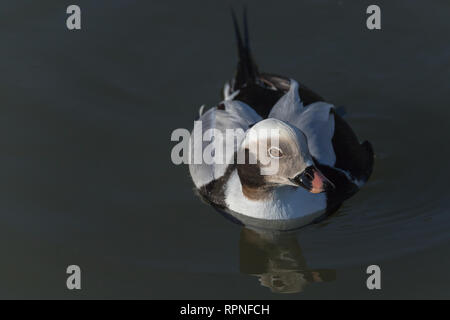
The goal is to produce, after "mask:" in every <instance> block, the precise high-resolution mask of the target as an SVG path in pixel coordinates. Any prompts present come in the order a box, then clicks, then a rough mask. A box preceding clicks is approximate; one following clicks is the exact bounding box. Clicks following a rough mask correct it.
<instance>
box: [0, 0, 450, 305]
mask: <svg viewBox="0 0 450 320" xmlns="http://www.w3.org/2000/svg"><path fill="white" fill-rule="evenodd" d="M77 3H78V4H79V5H80V6H81V9H82V30H81V31H78V32H70V31H68V30H67V29H66V26H65V19H66V17H67V15H66V13H65V10H66V8H67V6H68V5H69V4H72V2H69V1H45V2H44V1H39V2H38V1H23V0H21V1H3V2H2V3H1V4H0V38H1V41H2V45H1V50H0V61H1V62H0V97H1V106H0V130H1V133H2V134H1V136H0V137H1V138H0V139H1V140H0V141H1V149H0V177H1V179H0V191H1V192H0V214H1V220H0V221H1V223H0V251H1V252H2V253H3V254H2V259H1V263H0V283H1V285H0V297H1V298H80V297H82V298H226V299H228V298H270V299H272V298H273V299H279V298H289V299H291V298H293V299H309V298H450V289H449V284H450V273H448V269H449V268H450V255H449V249H450V233H449V230H450V212H449V203H448V195H449V191H450V184H449V182H448V181H449V179H450V169H449V166H448V163H449V155H450V154H449V147H448V142H449V138H450V130H449V116H450V98H449V94H448V89H449V75H450V42H449V34H450V23H449V19H448V17H449V15H450V3H449V2H448V1H433V2H432V3H431V2H426V1H377V2H376V3H377V4H378V5H379V6H380V7H381V10H382V30H381V31H369V30H367V29H366V27H365V19H366V14H365V10H366V8H367V6H368V5H369V4H372V3H371V2H369V1H358V3H355V2H351V1H348V0H343V1H331V0H329V1H328V0H321V1H313V0H304V1H286V2H283V1H282V2H279V1H277V2H273V1H272V2H267V3H263V2H261V1H258V2H256V1H248V2H247V3H248V5H249V10H250V29H251V36H252V42H253V52H254V54H255V56H256V60H257V62H258V63H259V65H260V68H261V69H262V70H265V71H268V72H275V73H280V74H285V75H288V76H290V77H293V78H295V79H297V80H298V81H299V82H303V83H305V84H306V85H307V86H309V87H311V88H312V89H314V90H316V91H318V92H319V93H320V94H322V95H323V96H324V97H325V98H326V99H327V100H328V101H331V102H332V103H334V104H335V105H344V106H345V107H346V109H347V118H346V119H347V121H349V123H350V124H351V125H352V126H353V128H354V129H355V131H356V132H357V133H358V135H359V137H360V138H361V139H368V140H370V141H371V142H372V143H373V145H374V148H375V151H376V154H377V158H376V163H375V170H374V174H373V176H372V178H371V180H370V182H369V183H368V184H367V185H366V186H365V187H364V189H363V190H362V191H360V192H359V193H358V194H357V195H356V196H354V197H353V198H352V199H350V200H349V201H347V202H346V203H345V205H344V206H343V207H342V209H341V210H339V212H337V213H336V214H335V215H334V216H332V217H331V218H329V219H328V220H326V221H324V222H322V223H321V224H319V225H313V226H309V227H306V228H304V229H301V230H300V231H298V232H295V233H289V234H270V233H258V232H255V231H252V230H249V229H243V228H242V227H240V226H238V225H235V224H233V223H231V222H229V221H227V220H225V219H224V218H223V217H222V216H220V215H219V214H218V213H217V212H216V211H214V210H213V209H212V208H210V207H208V206H207V205H205V204H203V203H202V202H201V201H200V200H199V199H198V198H197V197H196V196H195V195H194V194H193V192H192V187H193V185H192V182H191V180H190V177H189V173H188V169H187V167H185V166H175V165H173V164H172V162H171V160H170V151H171V148H172V146H173V145H174V144H173V143H172V142H171V141H170V134H171V132H172V131H173V130H174V129H175V128H191V126H192V120H193V119H194V117H195V116H196V114H197V110H198V107H199V106H200V105H201V104H204V103H205V104H207V105H209V106H210V105H213V104H215V103H217V102H218V101H219V90H220V89H221V86H222V85H223V83H224V81H225V80H226V79H228V78H230V77H231V76H232V75H233V72H234V67H235V63H236V52H235V47H234V39H233V32H232V28H231V21H230V17H229V4H228V3H218V2H217V3H216V2H213V1H201V2H197V1H196V2H195V3H194V2H190V1H189V2H188V1H183V2H171V1H167V2H166V1H164V2H163V1H125V0H123V1H118V0H114V1H77ZM239 4H240V3H237V7H239ZM70 264H77V265H79V266H80V267H81V269H82V290H81V291H78V292H70V291H68V290H67V289H66V286H65V282H66V276H67V275H66V273H65V270H66V267H67V266H68V265H70ZM371 264H377V265H379V266H380V267H381V271H382V290H380V291H376V292H374V291H369V290H367V288H366V279H367V275H366V268H367V266H368V265H371ZM274 292H275V293H274ZM277 292H286V294H279V293H277ZM288 292H289V293H290V294H287V293H288Z"/></svg>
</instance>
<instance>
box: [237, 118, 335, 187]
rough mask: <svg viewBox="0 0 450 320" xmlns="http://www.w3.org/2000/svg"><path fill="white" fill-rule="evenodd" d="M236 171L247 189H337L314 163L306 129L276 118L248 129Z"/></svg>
mask: <svg viewBox="0 0 450 320" xmlns="http://www.w3.org/2000/svg"><path fill="white" fill-rule="evenodd" d="M237 171H238V175H239V178H240V180H241V183H242V186H243V188H244V192H245V191H249V190H252V191H253V193H255V192H256V193H258V192H264V191H265V190H267V189H271V188H275V187H279V186H293V187H302V188H305V189H306V190H308V191H309V192H311V193H321V192H325V191H327V190H330V189H333V188H334V185H333V183H332V182H331V181H330V180H328V179H327V178H326V177H325V176H324V175H323V174H322V173H321V172H320V170H319V169H318V168H317V167H316V166H315V164H314V161H313V158H312V156H311V154H310V152H309V149H308V143H307V139H306V136H305V135H304V134H303V132H301V131H300V130H299V129H298V128H296V127H295V126H292V125H290V124H288V123H286V122H284V121H281V120H278V119H274V118H269V119H265V120H262V121H260V122H258V123H256V124H255V125H254V126H252V127H251V128H250V129H249V130H247V132H246V135H245V138H244V139H243V141H242V143H241V145H240V148H239V152H238V157H237ZM247 193H248V194H249V192H247Z"/></svg>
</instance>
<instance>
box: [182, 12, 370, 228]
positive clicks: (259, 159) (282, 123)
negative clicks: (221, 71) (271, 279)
mask: <svg viewBox="0 0 450 320" xmlns="http://www.w3.org/2000/svg"><path fill="white" fill-rule="evenodd" d="M232 18H233V25H234V30H235V34H236V42H237V47H238V65H237V70H236V74H235V77H234V78H233V79H232V80H230V81H228V82H227V83H226V84H225V86H224V88H223V101H221V102H220V103H219V104H218V105H216V106H215V107H213V108H210V109H209V110H208V111H206V112H203V107H202V108H201V109H200V112H199V118H198V121H200V122H201V129H200V130H195V128H194V130H193V131H192V134H191V141H190V156H191V161H190V165H189V171H190V174H191V177H192V180H193V182H194V184H195V189H196V191H197V193H198V194H199V196H200V197H201V198H202V199H203V200H205V201H206V202H207V203H209V204H211V205H213V206H214V207H215V208H217V209H219V210H220V211H221V212H225V213H226V215H227V216H228V217H231V218H232V219H233V220H236V221H239V222H241V223H243V224H245V225H250V226H257V227H258V226H259V227H263V228H267V227H269V228H273V229H280V230H283V229H292V228H297V227H299V226H303V225H306V224H309V223H312V222H317V221H319V220H321V219H322V218H323V217H326V216H327V215H329V214H331V213H333V212H335V211H336V210H337V209H338V208H339V207H340V206H341V204H342V203H343V201H344V200H346V199H348V198H349V197H351V196H352V195H354V194H355V193H356V192H357V191H358V190H359V189H360V188H361V187H362V186H363V185H364V184H365V183H366V181H367V180H368V179H369V177H370V175H371V173H372V168H373V163H374V153H373V149H372V145H371V144H370V142H368V141H364V142H362V143H360V142H359V140H358V138H357V136H356V135H355V133H354V132H353V130H352V129H351V127H350V126H349V125H348V124H347V123H346V122H345V121H344V119H343V118H342V117H341V116H340V115H339V112H338V110H337V108H335V106H334V105H332V104H331V103H329V102H326V101H325V100H324V99H323V98H322V97H321V96H320V95H318V94H317V93H315V92H313V91H312V90H310V89H308V88H307V87H306V86H305V85H304V84H302V83H301V82H300V83H299V82H297V81H295V80H294V79H290V78H288V77H284V76H279V75H275V74H269V73H262V72H259V69H258V67H257V65H256V64H255V62H254V59H253V58H252V54H251V51H250V45H249V36H248V23H247V14H246V11H245V10H244V17H243V20H244V32H243V37H242V35H241V31H240V29H239V25H238V23H237V19H236V16H235V14H234V12H232ZM229 129H233V130H234V131H235V132H238V134H236V136H235V137H233V141H231V146H232V152H231V153H230V152H228V153H227V154H225V156H224V157H225V158H224V159H225V161H223V162H222V163H219V162H217V163H210V162H202V163H198V162H195V161H193V156H192V155H193V154H194V153H195V152H196V150H195V149H196V148H205V147H207V145H208V142H209V141H212V142H211V143H210V144H209V148H210V149H209V150H208V151H209V152H212V154H213V155H214V153H215V152H218V150H219V149H220V148H218V147H221V150H223V149H225V148H224V147H225V145H226V144H227V146H228V145H229V144H228V143H229V141H227V139H228V138H227V139H216V138H215V136H214V135H215V134H214V132H215V133H216V136H217V133H218V132H219V133H222V134H223V136H226V131H227V130H229ZM211 132H212V133H211ZM267 132H271V133H273V134H274V135H276V137H275V138H276V139H275V141H277V143H272V138H273V135H272V134H269V135H268V134H267ZM208 133H210V134H209V135H210V136H209V139H206V140H207V141H202V143H200V145H199V144H198V143H197V144H195V143H194V141H195V138H196V135H197V136H198V135H202V137H203V139H204V136H205V134H206V135H208ZM197 138H198V137H197ZM259 146H264V147H262V148H261V147H259ZM202 150H203V149H202ZM221 155H222V154H221ZM237 155H243V156H242V157H243V159H244V160H245V161H241V162H239V161H236V160H237V158H238V157H237ZM250 158H252V159H253V160H254V161H253V162H252V161H250ZM263 160H264V161H263ZM275 162H276V168H277V170H276V172H274V173H270V174H264V173H263V170H264V169H267V168H268V167H270V166H271V165H272V164H273V163H275Z"/></svg>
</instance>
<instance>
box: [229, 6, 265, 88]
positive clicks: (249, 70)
mask: <svg viewBox="0 0 450 320" xmlns="http://www.w3.org/2000/svg"><path fill="white" fill-rule="evenodd" d="M231 17H232V19H233V25H234V32H235V34H236V42H237V47H238V57H239V61H238V66H237V70H236V75H235V78H234V83H233V86H232V87H233V88H232V89H233V91H234V90H238V89H239V88H242V87H243V86H245V85H248V84H253V83H255V82H256V81H257V78H258V75H259V73H258V67H257V66H256V64H255V62H254V60H253V58H252V55H251V51H250V39H249V35H248V34H249V33H248V19H247V8H246V7H244V14H243V22H244V41H242V36H241V31H240V29H239V25H238V22H237V18H236V14H235V12H234V10H233V8H231Z"/></svg>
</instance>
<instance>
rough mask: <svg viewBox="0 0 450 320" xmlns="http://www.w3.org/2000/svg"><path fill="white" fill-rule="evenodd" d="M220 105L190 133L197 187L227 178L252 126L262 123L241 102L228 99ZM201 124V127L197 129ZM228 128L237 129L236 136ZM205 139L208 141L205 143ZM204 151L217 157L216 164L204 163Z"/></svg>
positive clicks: (192, 165)
mask: <svg viewBox="0 0 450 320" xmlns="http://www.w3.org/2000/svg"><path fill="white" fill-rule="evenodd" d="M219 106H221V107H220V108H218V107H214V108H211V109H209V110H208V111H207V112H205V113H204V114H203V115H202V116H201V117H200V118H199V120H198V121H200V123H196V125H195V126H194V130H193V131H192V133H191V139H190V142H189V146H190V164H189V171H190V174H191V176H192V180H193V181H194V183H195V186H196V187H197V188H200V187H201V186H203V185H205V184H207V183H209V182H211V181H213V180H216V179H218V178H220V177H221V176H223V175H224V173H225V170H226V168H227V167H228V164H230V163H232V161H233V156H234V152H235V151H236V150H237V148H238V146H239V145H240V143H241V142H242V139H243V138H244V137H245V132H246V131H247V129H248V128H249V126H250V125H252V124H254V123H256V122H258V121H261V120H262V118H261V117H260V116H259V115H258V114H257V113H256V112H255V111H254V110H253V109H252V108H250V107H249V106H248V105H247V104H245V103H243V102H241V101H237V100H225V101H223V102H221V103H220V104H219ZM199 124H201V128H199V127H198V126H199ZM196 126H197V130H196ZM210 129H212V130H210ZM227 129H235V130H234V131H233V133H235V135H231V134H230V132H229V134H227V132H226V131H227ZM236 129H238V130H236ZM239 129H240V130H239ZM203 138H207V140H205V141H204V140H203ZM195 141H198V142H197V143H196V142H195ZM227 145H228V148H229V149H232V150H231V152H230V150H227ZM203 152H205V153H207V154H211V155H213V156H215V157H216V158H215V161H214V163H208V162H207V161H204V160H205V159H204V158H203V157H202V155H203ZM199 157H201V159H199ZM217 160H220V161H217ZM218 162H220V163H218Z"/></svg>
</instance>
